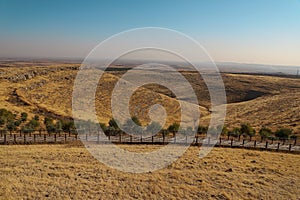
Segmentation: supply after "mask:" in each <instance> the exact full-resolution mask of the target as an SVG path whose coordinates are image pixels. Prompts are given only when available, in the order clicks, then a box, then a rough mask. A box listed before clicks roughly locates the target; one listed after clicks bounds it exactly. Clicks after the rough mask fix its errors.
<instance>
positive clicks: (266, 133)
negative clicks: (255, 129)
mask: <svg viewBox="0 0 300 200" xmlns="http://www.w3.org/2000/svg"><path fill="white" fill-rule="evenodd" d="M272 134H273V133H272V131H271V130H270V129H268V128H266V127H262V128H261V129H260V130H259V135H260V136H261V137H262V138H269V137H271V136H272Z"/></svg>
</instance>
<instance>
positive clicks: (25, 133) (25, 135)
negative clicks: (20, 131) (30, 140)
mask: <svg viewBox="0 0 300 200" xmlns="http://www.w3.org/2000/svg"><path fill="white" fill-rule="evenodd" d="M24 143H26V133H24Z"/></svg>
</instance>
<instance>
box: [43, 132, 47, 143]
mask: <svg viewBox="0 0 300 200" xmlns="http://www.w3.org/2000/svg"><path fill="white" fill-rule="evenodd" d="M44 142H45V143H46V142H47V134H44Z"/></svg>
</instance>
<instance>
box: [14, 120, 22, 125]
mask: <svg viewBox="0 0 300 200" xmlns="http://www.w3.org/2000/svg"><path fill="white" fill-rule="evenodd" d="M21 123H22V121H21V120H20V119H19V120H17V121H15V122H14V124H15V126H20V124H21Z"/></svg>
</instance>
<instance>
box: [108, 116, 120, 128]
mask: <svg viewBox="0 0 300 200" xmlns="http://www.w3.org/2000/svg"><path fill="white" fill-rule="evenodd" d="M108 124H109V126H110V127H113V128H115V129H119V126H118V123H117V121H116V120H115V119H114V118H112V119H111V120H109V122H108Z"/></svg>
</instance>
